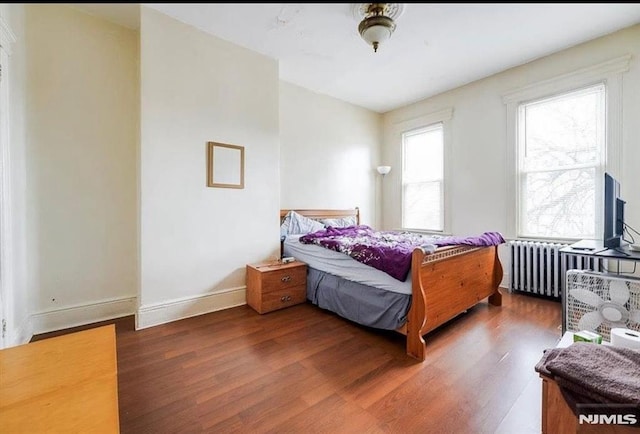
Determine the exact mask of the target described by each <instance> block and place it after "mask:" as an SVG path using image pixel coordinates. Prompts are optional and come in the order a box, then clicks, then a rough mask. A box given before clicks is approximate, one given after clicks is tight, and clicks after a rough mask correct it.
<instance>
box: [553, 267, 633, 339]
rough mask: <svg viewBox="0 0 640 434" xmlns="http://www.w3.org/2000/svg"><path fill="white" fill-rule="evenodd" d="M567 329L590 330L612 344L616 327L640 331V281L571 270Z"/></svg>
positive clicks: (568, 290) (569, 274)
mask: <svg viewBox="0 0 640 434" xmlns="http://www.w3.org/2000/svg"><path fill="white" fill-rule="evenodd" d="M566 283H567V284H566V290H567V297H566V302H565V321H566V330H568V331H581V330H590V331H592V332H596V333H599V334H600V335H602V338H603V339H604V340H607V341H610V340H611V338H610V333H611V329H612V328H615V327H622V328H628V329H632V330H637V331H640V279H637V278H633V277H624V278H623V277H620V276H619V275H611V274H603V273H594V272H592V271H581V270H568V271H567V273H566Z"/></svg>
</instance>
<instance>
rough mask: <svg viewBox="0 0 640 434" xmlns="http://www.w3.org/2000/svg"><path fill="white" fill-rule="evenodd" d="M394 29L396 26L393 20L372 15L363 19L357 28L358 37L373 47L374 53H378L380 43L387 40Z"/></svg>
mask: <svg viewBox="0 0 640 434" xmlns="http://www.w3.org/2000/svg"><path fill="white" fill-rule="evenodd" d="M395 29H396V24H395V23H394V22H393V20H392V19H391V18H389V17H387V16H384V15H374V16H371V17H369V18H365V19H364V20H362V22H361V23H360V25H359V26H358V31H359V32H360V36H362V39H364V40H365V41H366V42H367V43H368V44H369V45H372V46H373V50H374V51H378V46H379V45H380V43H382V42H384V41H386V40H387V39H389V38H390V37H391V34H392V33H393V31H394V30H395Z"/></svg>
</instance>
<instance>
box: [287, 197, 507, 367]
mask: <svg viewBox="0 0 640 434" xmlns="http://www.w3.org/2000/svg"><path fill="white" fill-rule="evenodd" d="M289 211H292V210H286V209H284V210H281V211H280V218H281V222H282V221H283V219H284V218H285V216H287V214H288V213H289ZM293 211H295V212H296V213H298V214H300V215H302V216H304V217H307V218H309V219H314V220H319V221H323V220H322V219H339V218H348V217H350V218H354V219H355V222H356V224H360V214H359V209H358V208H355V209H350V210H293ZM324 221H326V220H324ZM315 247H318V248H319V249H323V248H322V247H319V246H315ZM287 253H289V254H290V253H292V252H291V251H287V249H286V248H285V254H287ZM296 253H297V252H295V251H294V252H293V254H294V255H295V254H296ZM333 253H334V254H336V255H343V256H347V255H344V254H343V253H339V252H333ZM347 258H348V257H347ZM300 259H301V260H303V261H304V259H303V258H300ZM348 260H351V261H353V262H357V261H355V260H353V259H351V258H348ZM310 262H313V261H310ZM361 265H362V266H363V267H368V266H367V265H364V264H361ZM319 268H320V267H319ZM314 273H316V274H314ZM329 274H331V273H329ZM316 276H318V274H317V270H315V269H314V267H313V266H311V265H310V266H309V276H308V287H309V285H310V284H311V283H312V282H311V281H310V279H314V278H317V277H316ZM332 279H333V280H332ZM329 280H330V281H335V282H336V286H337V285H338V284H339V283H340V282H342V283H344V281H347V282H351V280H352V279H351V278H349V277H347V278H342V277H338V278H333V277H331V279H329ZM360 280H361V282H360V283H357V282H356V283H348V284H349V285H363V283H362V282H364V287H373V285H366V283H368V282H369V281H368V280H362V279H360ZM501 280H502V266H501V264H500V261H499V259H498V247H497V246H488V247H472V246H448V247H440V248H437V249H436V250H435V251H434V252H433V253H429V252H427V251H425V249H423V248H415V249H414V250H413V251H412V253H411V269H410V271H409V278H408V279H407V282H406V283H402V282H399V281H397V282H398V283H397V287H396V291H395V292H397V293H407V294H408V297H409V301H408V302H407V303H406V304H407V309H408V310H407V311H406V314H405V318H403V321H402V325H399V326H398V327H397V328H395V330H396V331H397V332H399V333H402V334H404V335H405V336H406V352H407V354H408V355H409V356H411V357H413V358H415V359H418V360H420V361H423V360H424V359H425V355H426V343H425V340H424V338H423V336H424V335H425V334H427V333H428V332H430V331H432V330H434V329H435V328H437V327H438V326H440V325H442V324H444V323H445V322H447V321H449V320H450V319H452V318H454V317H455V316H457V315H459V314H460V313H462V312H464V311H466V310H467V309H469V308H470V307H472V306H474V305H476V304H477V303H479V302H481V301H482V300H484V299H487V298H488V302H489V304H491V305H494V306H500V305H501V304H502V296H501V294H500V292H499V290H498V285H499V284H500V281H501ZM403 284H404V285H405V288H404V289H403V288H402V285H403ZM331 285H332V284H329V286H331ZM374 285H375V286H376V287H380V286H381V285H382V284H379V283H375V284H374ZM329 292H331V291H329ZM392 292H393V291H392ZM350 294H351V296H355V297H357V295H353V294H354V291H351V288H350ZM332 297H333V295H332ZM308 298H309V295H308ZM378 298H380V297H378ZM380 299H382V298H380ZM391 300H397V298H393V297H392V298H391ZM311 301H312V302H313V301H314V300H311ZM393 302H395V301H392V303H393ZM330 303H331V302H330ZM315 304H317V303H315ZM334 304H335V305H339V304H340V302H339V301H337V302H335V303H334ZM325 308H327V307H325ZM328 309H329V310H331V311H334V312H335V313H338V314H341V312H340V309H335V308H332V307H328ZM382 310H385V309H384V307H382ZM343 316H345V317H346V318H347V319H351V320H354V319H353V318H350V317H349V316H346V315H343ZM356 322H359V321H357V320H356ZM398 324H399V323H398ZM365 325H369V324H365Z"/></svg>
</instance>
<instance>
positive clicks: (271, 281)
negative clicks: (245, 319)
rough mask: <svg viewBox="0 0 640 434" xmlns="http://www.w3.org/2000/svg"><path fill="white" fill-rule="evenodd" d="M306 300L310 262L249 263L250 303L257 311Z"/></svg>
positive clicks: (248, 286) (248, 297) (248, 299)
mask: <svg viewBox="0 0 640 434" xmlns="http://www.w3.org/2000/svg"><path fill="white" fill-rule="evenodd" d="M306 299H307V264H305V263H303V262H299V261H294V262H291V263H288V264H281V263H275V264H274V263H264V264H255V265H247V304H248V305H249V306H251V307H252V308H253V309H255V310H256V312H258V313H266V312H271V311H273V310H277V309H282V308H285V307H289V306H293V305H294V304H299V303H304V302H305V301H306Z"/></svg>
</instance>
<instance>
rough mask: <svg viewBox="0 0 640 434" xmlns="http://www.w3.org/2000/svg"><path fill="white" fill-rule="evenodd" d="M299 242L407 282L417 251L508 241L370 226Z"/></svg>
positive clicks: (334, 230)
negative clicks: (321, 248)
mask: <svg viewBox="0 0 640 434" xmlns="http://www.w3.org/2000/svg"><path fill="white" fill-rule="evenodd" d="M300 242H301V243H304V244H317V245H319V246H322V247H326V248H327V249H331V250H335V251H336V252H342V253H345V254H347V255H349V256H351V257H352V258H353V259H355V260H356V261H359V262H362V263H363V264H366V265H369V266H371V267H374V268H377V269H378V270H382V271H384V272H385V273H387V274H389V275H390V276H392V277H394V278H396V279H398V280H401V281H404V280H406V278H407V275H408V274H409V270H410V269H411V253H412V252H413V250H414V249H415V248H416V247H422V248H423V249H424V250H425V251H427V252H429V253H433V252H434V251H435V249H436V247H438V246H452V245H460V244H462V245H467V246H497V245H498V244H501V243H504V242H505V241H504V238H503V237H502V235H500V233H498V232H485V233H483V234H482V235H480V236H477V237H441V236H431V235H421V234H416V233H411V232H394V231H374V230H373V229H371V228H370V227H369V226H366V225H360V226H349V227H346V228H334V227H329V228H327V229H325V230H321V231H318V232H313V233H310V234H307V235H303V236H302V237H300Z"/></svg>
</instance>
